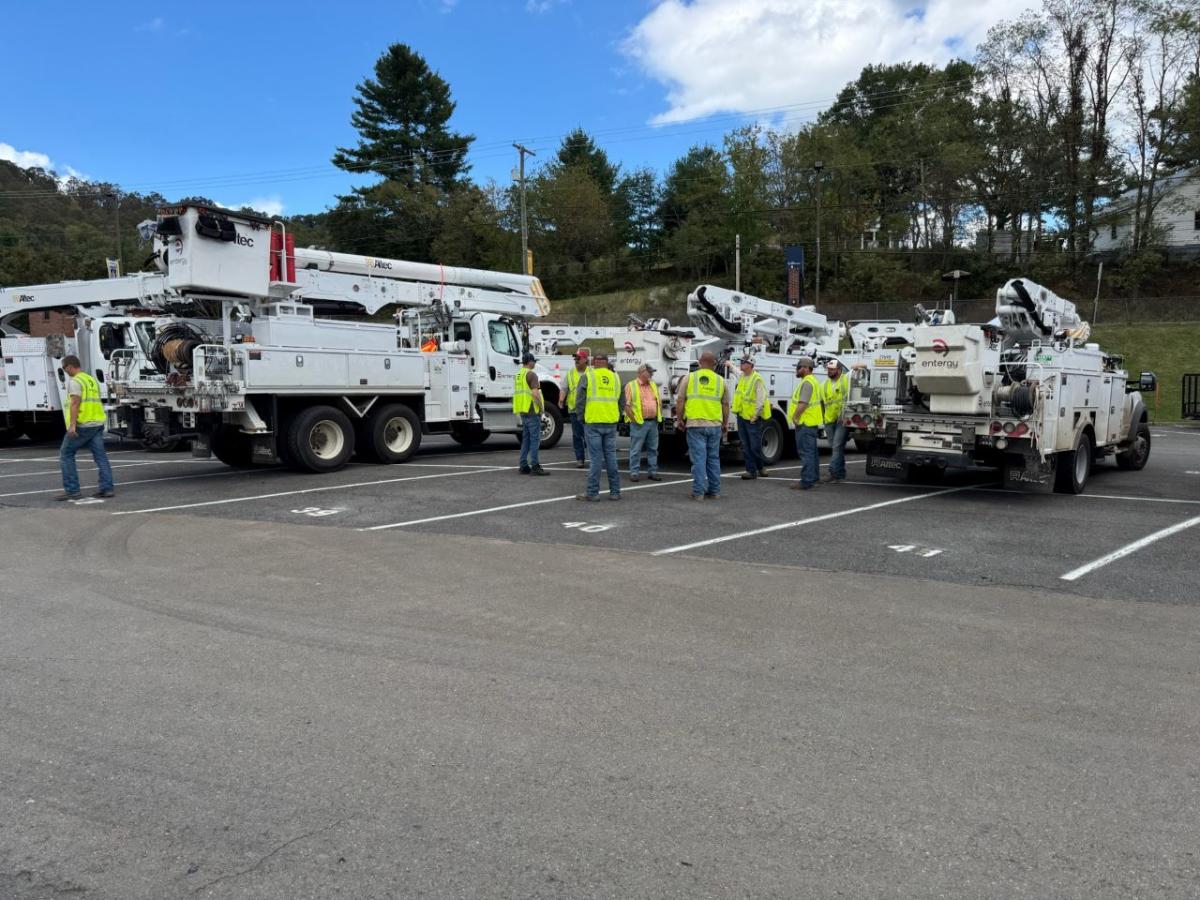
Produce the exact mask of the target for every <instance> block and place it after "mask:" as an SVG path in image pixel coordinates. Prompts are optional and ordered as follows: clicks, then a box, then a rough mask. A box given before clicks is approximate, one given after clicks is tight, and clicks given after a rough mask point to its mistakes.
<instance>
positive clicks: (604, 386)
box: [575, 351, 621, 500]
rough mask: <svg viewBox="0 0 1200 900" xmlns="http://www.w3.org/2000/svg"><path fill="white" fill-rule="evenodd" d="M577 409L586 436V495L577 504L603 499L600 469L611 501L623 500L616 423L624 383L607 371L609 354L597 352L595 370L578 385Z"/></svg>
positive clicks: (593, 363)
mask: <svg viewBox="0 0 1200 900" xmlns="http://www.w3.org/2000/svg"><path fill="white" fill-rule="evenodd" d="M575 408H576V409H578V410H579V414H580V416H581V417H582V418H583V430H584V432H585V433H586V434H587V448H588V480H587V492H586V493H583V494H576V495H575V499H576V500H598V499H599V498H600V467H601V466H604V467H605V468H606V469H607V470H608V499H609V500H620V499H621V474H620V472H618V471H617V422H618V421H619V420H620V418H621V381H620V379H618V378H617V373H616V372H614V371H613V370H612V369H610V368H609V367H608V354H607V353H605V352H603V351H597V352H596V353H595V355H594V356H593V357H592V367H591V368H590V369H588V371H587V372H586V374H584V375H583V376H582V377H581V378H580V381H579V389H578V391H577V392H576V394H575Z"/></svg>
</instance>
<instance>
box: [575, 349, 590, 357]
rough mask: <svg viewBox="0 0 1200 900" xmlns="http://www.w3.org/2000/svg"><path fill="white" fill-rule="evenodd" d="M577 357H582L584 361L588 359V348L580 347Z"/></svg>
mask: <svg viewBox="0 0 1200 900" xmlns="http://www.w3.org/2000/svg"><path fill="white" fill-rule="evenodd" d="M575 355H576V356H582V357H583V358H584V359H587V358H588V356H589V355H590V354H589V353H588V348H587V347H580V348H579V349H578V350H576V351H575Z"/></svg>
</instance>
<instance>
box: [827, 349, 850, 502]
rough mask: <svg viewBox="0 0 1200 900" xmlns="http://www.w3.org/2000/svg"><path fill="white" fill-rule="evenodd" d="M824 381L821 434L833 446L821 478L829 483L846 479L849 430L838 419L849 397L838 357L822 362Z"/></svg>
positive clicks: (848, 380)
mask: <svg viewBox="0 0 1200 900" xmlns="http://www.w3.org/2000/svg"><path fill="white" fill-rule="evenodd" d="M825 375H826V381H825V383H824V384H823V385H821V405H822V406H823V407H824V417H825V436H826V437H828V438H829V446H830V447H831V448H832V449H833V453H832V455H831V456H830V457H829V471H828V472H827V473H826V474H825V475H824V477H822V478H821V480H822V481H824V482H827V483H830V484H841V483H842V482H843V481H845V480H846V439H847V438H848V437H849V432H848V431H847V430H846V423H845V422H843V421H842V410H843V409H844V408H845V406H846V400H848V399H849V397H850V375H849V374H848V373H847V372H846V370H845V369H843V368H842V364H841V362H840V361H839V360H836V359H831V360H829V362H827V363H826V364H825Z"/></svg>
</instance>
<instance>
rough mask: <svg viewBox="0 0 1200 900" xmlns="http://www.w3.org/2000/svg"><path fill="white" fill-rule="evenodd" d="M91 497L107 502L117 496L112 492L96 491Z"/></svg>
mask: <svg viewBox="0 0 1200 900" xmlns="http://www.w3.org/2000/svg"><path fill="white" fill-rule="evenodd" d="M92 496H93V497H95V498H96V499H97V500H108V499H109V498H110V497H115V496H117V495H116V494H115V493H113V492H112V491H96V493H94V494H92Z"/></svg>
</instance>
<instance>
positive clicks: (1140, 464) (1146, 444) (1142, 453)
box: [1117, 422, 1150, 472]
mask: <svg viewBox="0 0 1200 900" xmlns="http://www.w3.org/2000/svg"><path fill="white" fill-rule="evenodd" d="M1149 459H1150V426H1149V425H1147V424H1146V423H1145V422H1141V423H1139V424H1138V427H1137V433H1135V434H1134V436H1133V442H1132V443H1131V444H1130V445H1129V449H1128V450H1122V451H1121V452H1120V453H1118V454H1117V466H1118V467H1120V468H1122V469H1125V470H1126V471H1129V472H1138V471H1140V470H1142V469H1144V468H1145V467H1146V462H1147V461H1148V460H1149Z"/></svg>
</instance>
